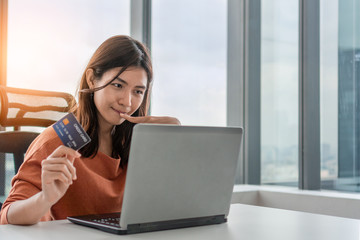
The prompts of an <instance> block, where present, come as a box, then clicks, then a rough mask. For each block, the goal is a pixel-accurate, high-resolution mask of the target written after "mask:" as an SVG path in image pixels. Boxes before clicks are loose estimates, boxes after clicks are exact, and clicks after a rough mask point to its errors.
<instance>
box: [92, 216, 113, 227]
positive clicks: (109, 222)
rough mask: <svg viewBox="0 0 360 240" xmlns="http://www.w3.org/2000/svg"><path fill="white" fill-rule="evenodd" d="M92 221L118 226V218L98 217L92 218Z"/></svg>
mask: <svg viewBox="0 0 360 240" xmlns="http://www.w3.org/2000/svg"><path fill="white" fill-rule="evenodd" d="M92 221H93V222H96V223H100V224H105V225H110V226H115V227H120V218H110V217H109V218H100V219H92Z"/></svg>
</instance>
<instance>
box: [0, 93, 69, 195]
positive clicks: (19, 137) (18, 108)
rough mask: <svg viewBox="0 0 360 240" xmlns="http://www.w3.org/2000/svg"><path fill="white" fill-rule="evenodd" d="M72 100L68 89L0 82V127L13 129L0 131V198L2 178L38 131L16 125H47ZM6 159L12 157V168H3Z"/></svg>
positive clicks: (3, 188)
mask: <svg viewBox="0 0 360 240" xmlns="http://www.w3.org/2000/svg"><path fill="white" fill-rule="evenodd" d="M75 103H76V101H75V98H74V97H73V96H72V95H71V94H68V93H63V92H53V91H40V90H29V89H21V88H12V87H5V86H0V127H14V130H15V131H8V130H7V131H0V198H1V195H4V194H6V193H7V190H6V186H8V184H6V182H8V181H9V179H11V177H12V176H13V175H14V174H16V173H17V172H18V170H19V167H20V165H21V164H22V162H23V161H24V154H25V152H26V150H27V148H28V147H29V145H30V143H31V142H32V141H33V140H34V139H35V138H36V137H37V136H38V135H39V133H37V132H25V131H19V130H20V127H23V126H24V127H25V126H30V127H48V126H50V125H51V124H53V123H55V122H56V121H57V120H59V119H60V118H62V117H63V116H64V115H65V114H67V113H68V112H69V111H70V110H71V108H72V107H73V106H74V105H75ZM0 130H1V129H0ZM6 159H13V161H14V171H13V172H12V171H10V172H9V169H6V164H5V162H6ZM4 196H5V195H4Z"/></svg>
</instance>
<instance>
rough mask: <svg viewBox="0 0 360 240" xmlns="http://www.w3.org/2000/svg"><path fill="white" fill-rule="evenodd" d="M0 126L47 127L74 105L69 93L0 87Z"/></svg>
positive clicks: (17, 127) (16, 127)
mask: <svg viewBox="0 0 360 240" xmlns="http://www.w3.org/2000/svg"><path fill="white" fill-rule="evenodd" d="M0 95H1V96H0V125H1V126H3V127H9V126H11V127H14V128H15V129H16V130H18V129H19V128H20V127H21V126H37V127H48V126H50V125H51V124H53V123H54V122H56V121H57V120H59V119H60V118H61V117H63V116H64V115H65V114H66V113H67V112H69V111H70V109H71V108H72V107H73V106H74V104H75V99H74V97H73V96H72V95H71V94H69V93H64V92H53V91H40V90H29V89H21V88H12V87H4V86H0Z"/></svg>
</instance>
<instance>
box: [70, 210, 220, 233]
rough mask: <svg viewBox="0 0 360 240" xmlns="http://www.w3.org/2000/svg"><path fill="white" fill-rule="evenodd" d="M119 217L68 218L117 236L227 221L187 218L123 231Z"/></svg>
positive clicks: (216, 217)
mask: <svg viewBox="0 0 360 240" xmlns="http://www.w3.org/2000/svg"><path fill="white" fill-rule="evenodd" d="M119 216H120V213H110V214H94V215H84V216H76V217H68V218H67V219H68V220H69V221H71V222H73V223H76V224H79V225H83V226H87V227H92V228H96V229H99V230H102V231H105V232H109V233H115V234H134V233H142V232H153V231H160V230H170V229H178V228H186V227H196V226H204V225H211V224H220V223H224V222H226V221H227V219H226V218H225V215H216V216H208V217H198V218H187V219H178V220H170V221H160V222H150V223H139V224H129V225H128V227H127V229H121V227H120V225H119V221H118V222H117V224H115V223H114V221H116V220H117V219H119ZM109 219H111V221H109ZM112 219H114V220H112Z"/></svg>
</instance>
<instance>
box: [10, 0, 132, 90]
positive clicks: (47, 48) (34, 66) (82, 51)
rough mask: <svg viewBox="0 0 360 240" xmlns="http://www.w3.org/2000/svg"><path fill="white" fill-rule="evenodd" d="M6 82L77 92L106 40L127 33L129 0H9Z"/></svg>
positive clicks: (13, 85)
mask: <svg viewBox="0 0 360 240" xmlns="http://www.w3.org/2000/svg"><path fill="white" fill-rule="evenodd" d="M8 7H9V9H8V59H7V85H8V86H12V87H20V88H30V89H40V90H53V91H63V92H69V93H71V94H74V93H75V89H76V87H77V84H78V81H79V80H80V78H81V75H82V72H83V71H84V69H85V67H86V64H87V63H88V61H89V60H90V57H91V55H92V54H93V53H94V51H95V50H96V48H97V47H98V46H99V45H100V44H101V43H102V42H103V41H104V40H106V39H107V38H109V37H111V36H113V35H118V34H127V35H129V33H130V0H122V1H118V0H107V1H101V0H61V1H47V0H31V1H29V0H9V6H8Z"/></svg>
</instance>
